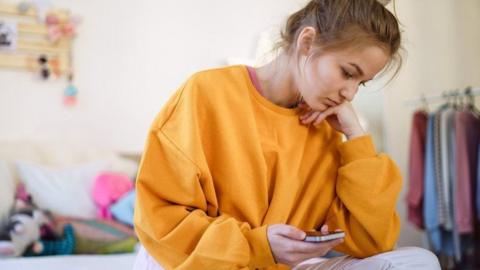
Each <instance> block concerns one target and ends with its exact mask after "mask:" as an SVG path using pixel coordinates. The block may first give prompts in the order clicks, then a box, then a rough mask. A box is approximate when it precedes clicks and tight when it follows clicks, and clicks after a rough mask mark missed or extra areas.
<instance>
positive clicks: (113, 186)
mask: <svg viewBox="0 0 480 270" xmlns="http://www.w3.org/2000/svg"><path fill="white" fill-rule="evenodd" d="M132 189H133V183H132V181H131V180H130V178H129V177H128V176H126V175H124V174H119V173H114V172H104V173H101V174H99V175H98V176H97V177H96V178H95V183H94V185H93V189H92V196H93V200H94V201H95V204H96V206H97V216H98V217H99V218H102V219H112V214H111V213H110V210H109V207H110V205H112V204H113V203H115V202H116V201H117V200H118V199H119V198H120V197H122V196H123V195H124V194H125V193H127V192H129V191H130V190H132Z"/></svg>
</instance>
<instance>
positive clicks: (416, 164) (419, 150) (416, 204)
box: [406, 111, 428, 229]
mask: <svg viewBox="0 0 480 270" xmlns="http://www.w3.org/2000/svg"><path fill="white" fill-rule="evenodd" d="M427 120H428V115H427V113H426V112H425V111H417V112H415V114H414V115H413V121H412V131H411V133H410V160H409V166H408V167H409V168H408V169H409V171H408V175H409V185H408V194H407V198H406V199H407V205H408V220H409V221H410V222H411V223H413V224H415V225H416V226H417V227H418V228H420V229H423V228H424V224H423V180H424V174H425V168H424V165H425V136H426V133H427Z"/></svg>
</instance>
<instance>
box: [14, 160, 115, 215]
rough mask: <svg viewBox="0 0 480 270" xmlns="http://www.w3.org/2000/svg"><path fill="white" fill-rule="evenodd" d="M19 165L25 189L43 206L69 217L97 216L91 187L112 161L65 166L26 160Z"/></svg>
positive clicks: (19, 173) (18, 168) (18, 163)
mask: <svg viewBox="0 0 480 270" xmlns="http://www.w3.org/2000/svg"><path fill="white" fill-rule="evenodd" d="M16 165H17V170H18V175H19V176H20V179H21V181H22V182H23V183H24V184H25V189H26V190H27V192H28V193H30V195H32V199H33V201H34V203H36V204H37V205H38V206H39V207H40V208H42V209H47V210H50V211H52V213H54V214H60V215H66V216H73V217H81V218H94V217H95V216H96V206H95V204H94V202H93V199H92V197H91V189H92V185H93V181H94V180H95V177H96V176H97V175H98V174H99V173H100V172H102V171H108V170H109V167H110V165H109V162H107V161H103V160H101V161H96V162H92V163H88V164H85V165H82V166H76V167H70V168H62V169H54V168H50V167H45V166H41V165H35V164H31V163H30V164H29V163H24V162H17V163H16Z"/></svg>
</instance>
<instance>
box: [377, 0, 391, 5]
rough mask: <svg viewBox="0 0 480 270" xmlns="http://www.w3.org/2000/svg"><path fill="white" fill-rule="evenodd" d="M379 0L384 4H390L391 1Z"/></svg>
mask: <svg viewBox="0 0 480 270" xmlns="http://www.w3.org/2000/svg"><path fill="white" fill-rule="evenodd" d="M377 1H378V2H379V3H380V4H382V5H384V6H386V5H388V3H390V2H391V0H377Z"/></svg>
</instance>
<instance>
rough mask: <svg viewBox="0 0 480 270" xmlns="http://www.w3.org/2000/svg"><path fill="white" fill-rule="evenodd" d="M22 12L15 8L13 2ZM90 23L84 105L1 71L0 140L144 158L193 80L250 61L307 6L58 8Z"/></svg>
mask: <svg viewBox="0 0 480 270" xmlns="http://www.w3.org/2000/svg"><path fill="white" fill-rule="evenodd" d="M13 3H16V2H13ZM52 3H53V4H54V6H55V7H61V8H68V9H70V10H72V11H73V12H74V13H75V14H79V15H81V16H82V17H83V18H84V21H83V23H82V24H81V26H80V28H79V35H78V38H77V40H76V42H75V45H74V51H75V69H76V74H77V75H76V85H77V86H78V88H79V96H78V98H79V103H78V106H76V107H74V108H66V107H64V106H63V105H62V104H61V98H62V91H63V88H64V85H65V82H63V81H61V82H41V81H39V80H38V79H37V78H36V77H35V76H34V75H33V74H29V73H26V72H18V71H5V70H2V71H1V72H0V127H1V128H0V140H14V139H35V140H62V141H72V142H74V143H82V144H91V145H99V146H102V147H106V148H113V149H118V150H121V151H129V152H139V151H141V150H142V148H143V143H144V140H145V135H146V131H147V129H148V127H149V125H150V123H151V121H152V120H153V117H154V116H155V114H156V113H157V112H158V111H159V110H160V108H161V106H162V105H163V104H164V102H165V101H166V100H167V98H168V97H169V96H170V95H171V93H172V92H173V91H174V90H176V88H177V87H178V86H179V85H180V84H181V83H182V82H183V81H184V80H185V79H186V78H187V77H188V76H189V75H190V74H192V73H193V72H195V71H197V70H200V69H205V68H209V67H217V66H219V65H224V64H226V59H227V58H229V57H240V58H253V57H254V56H255V53H256V45H257V44H256V42H257V39H258V35H259V33H260V32H262V31H263V30H265V29H268V28H271V27H272V26H273V25H275V24H279V23H280V22H282V21H283V20H284V19H285V17H286V15H287V14H288V13H290V11H291V10H295V9H297V8H298V7H300V5H301V3H302V1H286V0H283V1H278V0H268V1H261V2H259V1H253V0H247V1H233V0H228V1H225V0H202V1H196V0H175V1H173V0H171V1H155V0H143V1H125V0H122V1H113V0H105V1H93V0H86V1H69V0H54V1H52Z"/></svg>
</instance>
